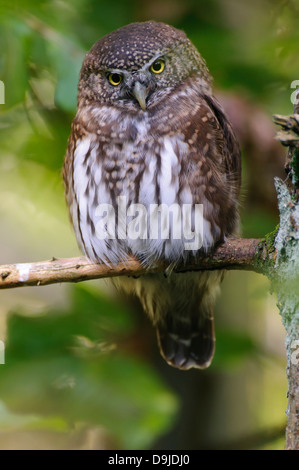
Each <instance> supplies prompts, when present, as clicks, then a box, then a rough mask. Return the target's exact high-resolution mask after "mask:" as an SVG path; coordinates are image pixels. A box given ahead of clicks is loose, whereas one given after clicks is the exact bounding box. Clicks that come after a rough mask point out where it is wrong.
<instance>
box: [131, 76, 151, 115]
mask: <svg viewBox="0 0 299 470" xmlns="http://www.w3.org/2000/svg"><path fill="white" fill-rule="evenodd" d="M132 93H133V96H134V97H135V98H136V100H137V101H138V103H139V104H140V108H141V109H143V111H145V110H146V98H147V95H148V87H146V86H145V85H143V84H142V83H140V82H138V81H136V82H135V84H134V88H133V92H132Z"/></svg>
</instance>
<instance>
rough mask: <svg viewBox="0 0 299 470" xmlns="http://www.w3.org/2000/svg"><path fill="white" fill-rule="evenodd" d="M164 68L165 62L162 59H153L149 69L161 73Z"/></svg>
mask: <svg viewBox="0 0 299 470" xmlns="http://www.w3.org/2000/svg"><path fill="white" fill-rule="evenodd" d="M164 69H165V62H164V60H162V59H158V60H155V62H153V63H152V65H151V66H150V71H151V72H153V73H162V72H163V70H164Z"/></svg>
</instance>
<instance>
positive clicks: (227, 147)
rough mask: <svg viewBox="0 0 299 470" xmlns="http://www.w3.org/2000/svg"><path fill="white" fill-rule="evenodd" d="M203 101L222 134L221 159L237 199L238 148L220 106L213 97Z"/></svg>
mask: <svg viewBox="0 0 299 470" xmlns="http://www.w3.org/2000/svg"><path fill="white" fill-rule="evenodd" d="M204 100H205V102H206V104H207V105H208V107H209V108H210V110H211V111H212V112H213V114H214V116H215V118H216V119H217V121H218V123H219V125H220V128H221V130H222V132H223V158H224V164H225V167H226V171H227V174H228V175H230V178H231V179H232V181H233V182H234V189H235V193H236V196H237V197H238V195H239V192H240V186H241V153H240V146H239V143H238V141H237V139H236V136H235V134H234V131H233V129H232V126H231V124H230V122H229V121H228V119H227V117H226V115H225V113H224V111H223V109H222V106H221V104H220V103H219V102H218V101H217V99H216V98H215V97H214V96H211V95H204Z"/></svg>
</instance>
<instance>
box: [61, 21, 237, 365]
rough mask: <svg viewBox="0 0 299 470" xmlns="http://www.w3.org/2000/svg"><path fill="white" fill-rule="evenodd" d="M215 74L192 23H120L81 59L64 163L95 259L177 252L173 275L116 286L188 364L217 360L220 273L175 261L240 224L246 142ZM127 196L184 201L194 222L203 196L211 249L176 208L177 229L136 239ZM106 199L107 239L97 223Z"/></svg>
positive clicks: (82, 236) (176, 361) (171, 354)
mask: <svg viewBox="0 0 299 470" xmlns="http://www.w3.org/2000/svg"><path fill="white" fill-rule="evenodd" d="M161 63H162V66H161ZM111 74H112V78H111ZM210 82H211V80H210V75H209V72H208V69H207V67H206V64H205V62H204V60H203V59H202V57H201V56H200V54H199V52H198V51H197V50H196V48H195V47H194V46H193V44H192V43H191V42H190V41H189V39H188V38H187V37H186V35H185V33H183V32H182V31H179V30H177V29H175V28H173V27H171V26H169V25H165V24H163V23H156V22H153V21H149V22H145V23H134V24H132V25H128V26H125V27H124V28H121V29H119V30H117V31H114V32H112V33H110V34H109V35H107V36H105V37H104V38H102V39H100V40H99V41H98V42H97V43H96V44H95V45H94V46H93V47H92V48H91V50H90V51H89V52H88V53H87V55H86V57H85V60H84V62H83V65H82V69H81V73H80V80H79V87H78V90H79V92H78V110H77V114H76V117H75V119H74V121H73V124H72V131H71V136H70V139H69V145H68V150H67V154H66V158H65V165H64V181H65V188H66V198H67V202H68V205H69V210H70V215H71V219H72V222H73V225H74V229H75V233H76V237H77V240H78V243H79V245H80V247H81V249H82V250H83V252H84V253H85V254H86V256H87V257H88V258H90V259H91V260H93V261H96V262H101V263H107V264H113V263H118V262H119V261H124V262H125V261H126V259H127V258H128V255H134V256H136V257H138V258H139V259H140V260H141V261H142V262H143V263H144V264H145V265H146V266H151V265H153V264H155V263H156V262H157V260H161V259H162V260H164V261H167V262H169V266H170V268H169V270H168V271H167V276H165V275H163V274H161V275H159V274H157V275H150V274H148V275H145V276H142V277H140V278H139V279H131V278H130V279H122V280H119V282H118V284H119V285H120V286H121V287H122V288H124V289H126V290H127V291H129V292H133V293H135V294H137V295H138V296H139V298H140V300H141V303H142V305H143V307H144V310H145V311H146V312H147V313H148V315H149V316H150V318H151V319H152V321H153V324H154V325H155V327H156V329H157V334H158V342H159V346H160V350H161V353H162V355H163V356H164V358H165V359H166V361H167V362H168V363H169V364H171V365H173V366H175V367H178V368H181V369H189V368H190V367H197V368H203V367H207V365H208V364H209V363H210V361H211V359H212V356H213V352H214V327H213V312H212V306H213V303H214V298H215V295H216V293H217V291H218V290H219V284H220V281H221V278H222V273H221V272H203V273H186V274H174V273H172V272H171V267H173V266H175V264H177V263H181V262H184V261H185V260H187V259H189V258H190V256H196V255H197V254H198V252H202V251H206V252H207V251H210V250H212V249H213V247H214V246H215V244H216V243H218V242H221V241H223V240H225V239H226V238H227V237H229V236H232V235H234V234H236V233H237V231H238V225H239V222H238V221H239V216H238V195H239V190H240V179H241V176H240V168H241V165H240V153H239V147H238V144H237V142H236V140H235V137H234V134H233V131H232V129H231V126H230V124H229V122H228V120H227V118H226V116H225V114H224V112H223V110H222V109H221V106H220V105H219V103H218V102H217V101H216V99H215V98H214V97H213V95H212V90H211V85H210ZM122 198H125V199H122ZM123 200H125V208H126V209H128V210H131V209H132V207H133V205H135V206H134V207H135V208H137V209H138V210H140V211H141V209H140V208H144V209H145V211H146V214H147V215H148V214H149V213H150V211H151V210H152V207H155V208H157V207H158V208H163V207H167V208H171V209H172V208H173V207H174V205H175V206H176V207H178V208H179V209H178V212H177V213H176V214H178V215H180V214H181V213H182V212H180V211H181V208H183V207H184V205H190V207H192V215H191V217H193V219H192V222H191V225H192V227H193V229H194V227H195V222H194V220H195V209H194V208H195V205H196V204H202V205H203V216H202V219H201V223H202V227H203V237H202V247H201V249H200V250H199V249H191V250H187V249H186V243H185V242H186V240H185V239H184V237H183V236H182V237H181V238H178V237H177V235H176V234H177V229H178V224H180V223H182V227H183V222H181V219H179V217H178V215H174V212H172V219H169V227H168V228H169V238H165V237H164V238H163V237H162V236H161V232H159V235H158V236H155V237H154V236H150V235H152V234H153V232H151V231H150V228H151V227H148V226H146V227H145V228H146V236H141V235H140V236H139V237H135V238H134V237H129V236H128V231H127V228H128V226H129V224H130V223H132V216H133V213H129V214H130V217H128V219H127V220H126V221H125V222H124V220H116V219H114V218H113V217H114V215H115V213H117V211H119V203H120V201H123ZM103 205H104V207H105V208H106V213H105V216H106V219H105V220H106V223H105V226H104V228H105V230H106V234H108V235H109V236H107V237H106V238H104V239H103V238H102V237H100V236H99V230H98V223H99V220H100V216H99V207H103ZM153 205H156V206H153ZM111 208H112V209H111ZM137 209H136V210H137ZM102 215H103V214H102ZM134 215H135V214H134ZM176 217H177V218H176ZM115 220H116V221H115ZM128 220H129V222H128ZM146 220H147V223H148V220H150V222H151V219H148V218H147V219H146ZM161 220H162V219H161ZM163 220H164V219H163ZM125 223H127V226H125V225H124V224H125ZM184 223H185V222H184ZM161 224H162V222H161ZM137 226H138V224H137V223H136V224H135V226H134V227H135V229H136V227H137ZM139 228H140V227H139ZM160 229H161V227H160ZM113 230H114V232H113ZM124 230H125V231H124ZM112 232H113V233H112ZM115 234H116V235H115ZM110 235H112V236H110ZM113 235H114V236H113Z"/></svg>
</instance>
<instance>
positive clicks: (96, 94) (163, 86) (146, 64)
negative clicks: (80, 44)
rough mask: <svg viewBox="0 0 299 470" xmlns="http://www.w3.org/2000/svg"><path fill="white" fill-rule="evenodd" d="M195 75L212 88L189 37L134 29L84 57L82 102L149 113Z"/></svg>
mask: <svg viewBox="0 0 299 470" xmlns="http://www.w3.org/2000/svg"><path fill="white" fill-rule="evenodd" d="M195 74H196V75H197V76H200V77H202V82H203V87H209V86H210V84H209V73H208V70H207V68H206V65H205V62H204V60H203V59H202V57H201V56H200V54H199V53H198V51H197V49H196V48H195V47H194V46H193V44H192V43H191V42H190V41H189V39H188V38H187V37H186V35H185V33H183V32H182V31H179V30H177V29H175V28H173V27H171V26H169V25H165V24H163V23H156V22H153V21H148V22H145V23H134V24H131V25H128V26H125V27H124V28H121V29H119V30H116V31H114V32H112V33H111V34H108V35H107V36H105V37H103V38H102V39H100V40H99V41H98V42H97V43H96V44H95V45H94V46H93V47H92V49H91V50H90V51H89V53H88V54H87V55H86V57H85V60H84V62H83V65H82V69H81V74H80V81H79V95H78V102H79V105H80V104H83V105H84V104H88V103H90V102H92V103H93V105H95V104H96V102H98V103H100V104H113V105H114V106H115V105H116V106H118V107H119V108H122V109H124V108H125V109H127V110H130V111H137V112H138V111H140V110H143V111H145V110H147V109H150V108H151V107H153V106H154V105H155V104H156V103H158V102H160V101H161V100H162V99H164V98H165V97H166V96H167V95H168V94H169V93H170V92H171V91H172V90H173V89H174V88H176V87H177V86H178V85H179V84H181V83H182V82H183V81H184V80H186V79H187V78H188V77H192V76H193V75H195Z"/></svg>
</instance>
